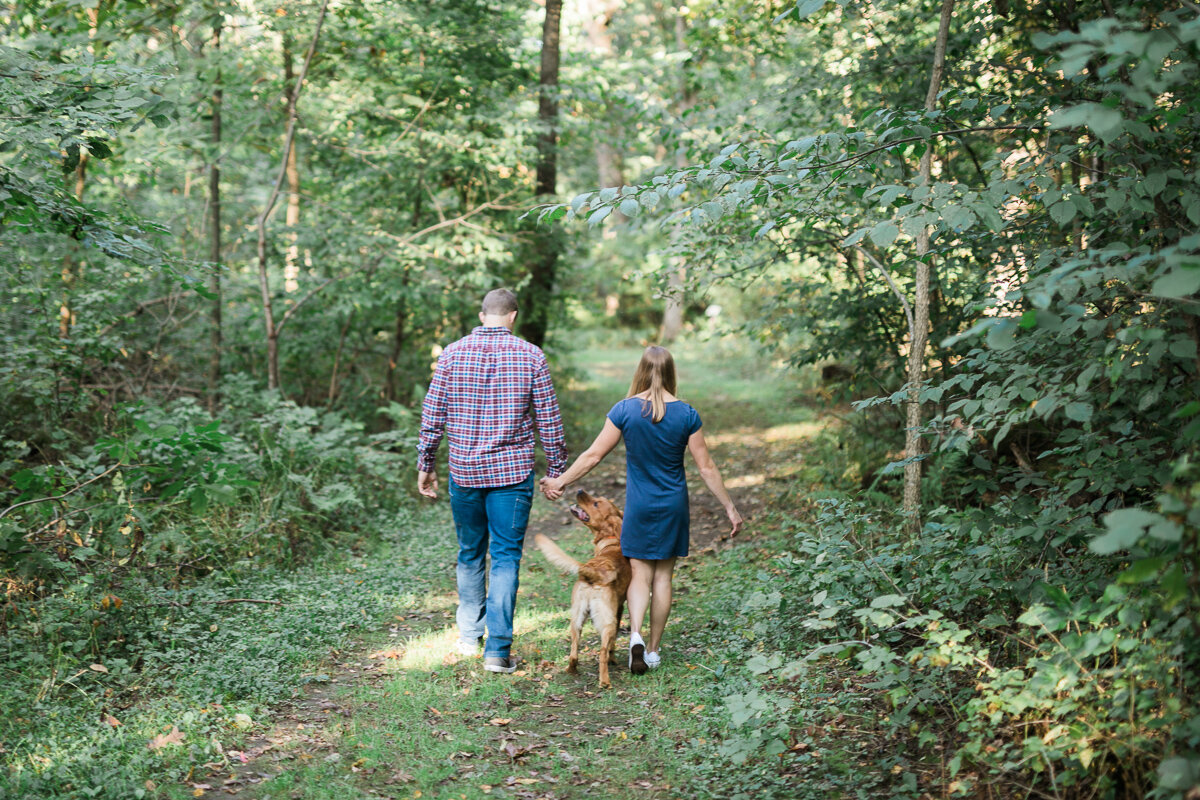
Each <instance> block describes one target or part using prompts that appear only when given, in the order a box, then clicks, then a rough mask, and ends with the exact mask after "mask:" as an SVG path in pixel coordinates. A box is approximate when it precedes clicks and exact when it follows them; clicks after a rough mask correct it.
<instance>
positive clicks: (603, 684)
mask: <svg viewBox="0 0 1200 800" xmlns="http://www.w3.org/2000/svg"><path fill="white" fill-rule="evenodd" d="M616 642H617V623H616V621H615V620H613V621H612V622H609V623H608V624H607V625H605V626H604V628H603V629H602V630H601V631H600V688H601V689H608V688H611V687H612V682H611V681H609V679H608V662H609V661H610V660H612V651H613V647H614V645H616Z"/></svg>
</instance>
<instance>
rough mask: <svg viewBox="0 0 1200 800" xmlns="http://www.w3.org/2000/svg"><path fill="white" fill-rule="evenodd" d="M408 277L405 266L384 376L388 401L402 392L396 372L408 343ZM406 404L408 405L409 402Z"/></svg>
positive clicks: (384, 391) (385, 398) (394, 398)
mask: <svg viewBox="0 0 1200 800" xmlns="http://www.w3.org/2000/svg"><path fill="white" fill-rule="evenodd" d="M408 277H409V269H408V267H404V274H403V277H401V279H400V299H399V300H397V301H396V326H395V332H394V335H393V337H392V354H391V357H390V358H389V359H388V368H387V374H386V375H385V376H384V378H383V399H384V400H387V401H388V402H391V401H394V400H396V399H397V398H398V397H399V395H400V393H399V391H398V390H397V388H396V373H397V371H398V369H399V366H400V361H401V359H402V357H403V354H404V346H405V345H406V344H407V343H408V340H407V337H406V335H405V331H406V330H407V328H408ZM404 405H408V403H407V402H405V403H404Z"/></svg>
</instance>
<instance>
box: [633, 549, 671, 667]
mask: <svg viewBox="0 0 1200 800" xmlns="http://www.w3.org/2000/svg"><path fill="white" fill-rule="evenodd" d="M649 563H652V564H653V565H654V576H653V579H652V582H651V587H650V591H651V600H650V638H649V639H647V640H646V652H648V653H657V652H658V646H659V644H660V643H661V642H662V637H663V631H664V630H666V627H667V617H668V616H670V614H671V576H672V574H673V573H674V571H675V559H674V558H662V559H659V560H658V561H653V562H649ZM632 588H633V584H630V589H631V590H632ZM631 606H632V604H631Z"/></svg>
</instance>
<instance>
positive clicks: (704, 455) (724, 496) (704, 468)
mask: <svg viewBox="0 0 1200 800" xmlns="http://www.w3.org/2000/svg"><path fill="white" fill-rule="evenodd" d="M688 451H689V452H690V453H691V454H692V458H693V459H695V461H696V466H697V467H698V468H699V469H700V477H701V478H703V479H704V485H705V486H707V487H708V490H709V491H710V492H712V493H713V496H714V497H716V498H717V500H719V501H720V503H721V505H722V506H724V507H725V515H726V516H727V517H729V522H730V524H731V525H733V531H732V532H731V533H730V534H729V535H730V536H736V535H737V532H738V531H739V530H741V529H742V515H741V514H739V513H738V510H737V506H735V505H734V504H733V500H732V499H731V498H730V497H729V492H727V491H726V490H725V482H724V481H722V480H721V471H720V470H719V469H717V464H716V462H715V461H713V457H712V454H711V453H709V452H708V443H707V442H705V441H704V431H702V430H699V431H696V432H695V433H693V434H692V435H691V436H690V437H688Z"/></svg>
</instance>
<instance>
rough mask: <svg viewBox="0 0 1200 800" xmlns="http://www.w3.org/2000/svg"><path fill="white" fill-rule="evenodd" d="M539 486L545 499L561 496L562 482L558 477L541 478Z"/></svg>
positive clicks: (554, 498) (555, 498)
mask: <svg viewBox="0 0 1200 800" xmlns="http://www.w3.org/2000/svg"><path fill="white" fill-rule="evenodd" d="M540 486H541V490H542V494H544V495H545V496H546V499H547V500H557V499H558V498H560V497H562V496H563V482H562V480H561V479H560V478H549V477H547V478H542V480H541V482H540Z"/></svg>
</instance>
